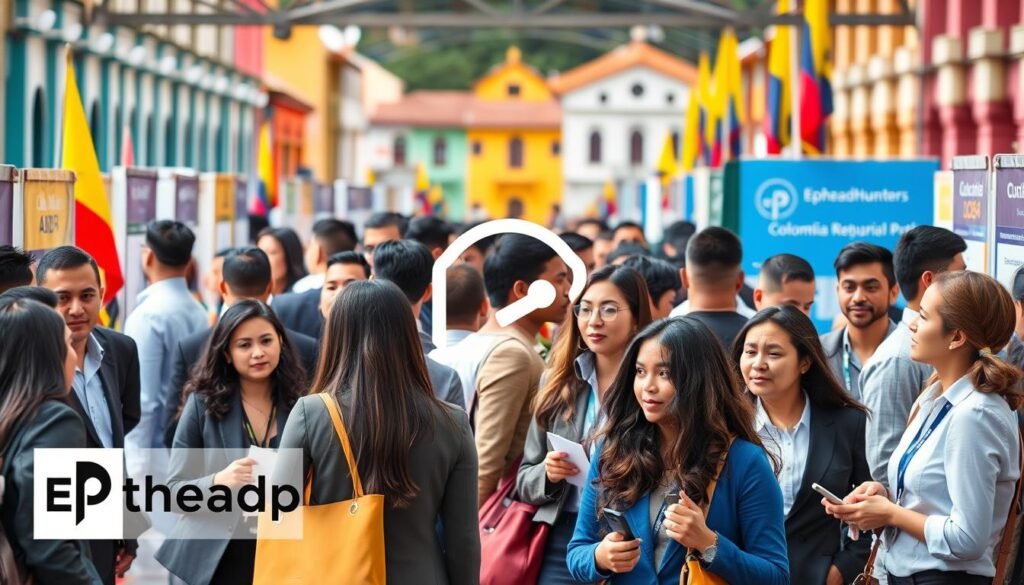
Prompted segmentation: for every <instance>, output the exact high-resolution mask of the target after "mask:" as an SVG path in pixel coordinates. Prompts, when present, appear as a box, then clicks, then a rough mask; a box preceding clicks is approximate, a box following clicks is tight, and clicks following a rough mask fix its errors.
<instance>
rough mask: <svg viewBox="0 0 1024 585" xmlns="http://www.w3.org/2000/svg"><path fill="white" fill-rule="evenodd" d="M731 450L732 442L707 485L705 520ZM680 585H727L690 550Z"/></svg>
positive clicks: (687, 553) (680, 578)
mask: <svg viewBox="0 0 1024 585" xmlns="http://www.w3.org/2000/svg"><path fill="white" fill-rule="evenodd" d="M731 448H732V440H730V441H729V447H728V448H727V449H726V450H725V456H724V457H722V460H721V461H719V462H718V471H717V472H715V477H714V479H712V480H711V483H709V484H708V503H707V505H706V506H705V507H704V519H705V520H707V517H708V511H709V510H711V500H712V498H714V497H715V487H716V486H717V485H718V478H719V476H721V475H722V468H723V467H725V460H726V459H727V458H728V457H729V449H731ZM679 583H680V585H728V584H727V583H726V582H725V579H723V578H721V577H719V576H718V575H715V574H714V573H712V572H711V571H708V570H707V569H705V568H704V565H702V564H701V562H700V559H699V558H698V557H697V553H696V552H694V550H693V549H692V548H690V549H686V561H685V562H684V563H683V572H682V575H680V577H679Z"/></svg>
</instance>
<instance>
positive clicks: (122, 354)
mask: <svg viewBox="0 0 1024 585" xmlns="http://www.w3.org/2000/svg"><path fill="white" fill-rule="evenodd" d="M92 333H93V335H95V336H96V340H97V341H98V342H99V344H100V345H101V346H102V347H103V361H102V362H101V363H100V380H101V381H102V382H103V390H104V391H105V392H106V396H107V406H108V408H109V409H110V425H111V430H112V431H113V432H112V436H113V447H114V448H115V449H122V448H124V436H125V435H127V434H128V432H129V431H131V430H132V429H134V428H135V425H137V424H139V418H140V417H141V416H142V404H141V402H140V400H141V399H140V397H139V384H140V374H139V349H138V347H137V346H136V345H135V340H133V339H132V338H131V337H128V336H127V335H123V334H121V333H118V332H116V331H112V330H110V329H105V328H102V327H96V328H95V329H93V330H92ZM68 403H69V404H70V405H71V407H72V408H74V409H75V410H76V411H77V412H78V414H79V416H81V418H82V422H83V423H84V424H85V431H86V445H85V446H86V447H88V448H90V449H95V448H100V447H103V444H102V443H100V438H99V435H98V434H97V433H96V427H94V426H93V424H92V420H90V419H89V416H88V415H87V414H86V412H85V409H84V408H83V407H82V403H81V402H80V401H79V400H78V395H77V394H75V393H74V392H71V393H70V395H69V398H68ZM122 546H123V547H124V548H125V549H127V550H128V551H129V552H130V553H132V554H134V553H135V551H136V549H137V548H138V542H137V541H135V540H127V541H124V542H120V541H116V540H90V541H89V548H90V549H91V550H92V561H93V563H94V564H95V565H96V570H97V571H98V572H99V574H100V578H101V579H102V580H103V582H104V583H107V584H108V585H113V584H114V563H115V561H116V560H117V553H118V551H119V550H120V549H121V547H122Z"/></svg>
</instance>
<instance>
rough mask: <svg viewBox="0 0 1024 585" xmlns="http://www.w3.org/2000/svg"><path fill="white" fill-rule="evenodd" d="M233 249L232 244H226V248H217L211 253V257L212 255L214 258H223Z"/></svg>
mask: <svg viewBox="0 0 1024 585" xmlns="http://www.w3.org/2000/svg"><path fill="white" fill-rule="evenodd" d="M234 249H235V248H234V247H232V246H228V247H227V248H221V249H220V250H217V253H216V254H214V255H213V257H214V258H224V257H226V256H227V255H228V254H230V253H231V251H232V250H234Z"/></svg>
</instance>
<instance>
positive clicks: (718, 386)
mask: <svg viewBox="0 0 1024 585" xmlns="http://www.w3.org/2000/svg"><path fill="white" fill-rule="evenodd" d="M604 408H605V412H606V414H607V420H606V421H605V424H604V426H603V427H602V431H601V432H602V436H601V441H602V442H601V445H600V448H599V450H598V453H599V456H598V457H596V458H595V459H593V460H592V461H591V464H590V473H589V476H588V482H587V487H586V489H584V491H583V497H582V500H581V503H580V514H579V517H578V519H577V523H576V532H575V533H574V534H573V538H572V540H571V541H570V542H569V553H568V558H567V563H568V565H569V571H570V573H572V575H573V577H574V578H576V579H577V580H580V581H597V580H600V579H609V580H610V582H612V583H636V584H641V583H642V584H645V585H649V584H651V583H659V584H662V585H668V584H670V583H671V584H673V585H675V584H678V583H679V575H680V572H681V570H682V566H683V563H684V560H685V558H686V557H687V555H688V554H690V555H693V556H694V557H695V558H696V559H699V560H700V562H701V563H702V564H703V565H704V567H705V569H706V570H707V571H708V572H710V573H712V574H715V575H718V576H719V577H721V578H722V579H724V580H725V581H726V582H728V583H731V584H733V585H738V584H750V585H755V584H756V585H776V584H778V585H782V584H784V583H789V563H788V560H787V558H786V537H785V528H784V526H783V515H782V495H781V493H780V492H779V485H778V483H777V482H776V480H775V475H774V473H773V471H772V465H771V463H770V461H769V458H768V456H767V455H766V453H765V450H764V447H763V446H762V444H761V440H760V438H758V436H757V433H756V432H754V429H753V418H754V417H753V407H752V406H751V404H750V401H749V400H747V399H746V398H744V397H743V394H742V391H741V389H740V385H739V382H738V381H737V380H736V376H735V373H734V372H733V368H732V365H731V364H730V362H729V358H728V357H727V356H726V354H725V351H724V350H723V349H722V347H721V344H720V343H719V342H718V341H717V339H716V338H715V336H714V334H713V333H711V331H710V330H709V329H708V328H707V327H706V326H705V325H703V324H702V323H700V322H699V321H697V320H695V319H693V318H691V317H680V318H675V319H665V320H662V321H657V322H655V323H652V324H651V325H649V326H648V327H647V328H646V329H644V331H642V332H641V333H640V334H639V335H637V336H636V338H635V339H634V340H633V342H632V343H631V344H630V346H629V349H627V350H626V355H625V356H624V357H623V359H622V366H621V367H620V368H619V373H618V375H617V376H616V378H615V381H614V382H613V383H612V386H611V388H609V389H608V391H607V394H606V396H605V401H604ZM712 486H714V487H712ZM709 492H710V493H709ZM675 497H678V503H673V499H674V498H675ZM709 497H710V502H709ZM605 510H611V511H613V512H618V513H619V514H621V521H622V522H624V523H625V524H626V525H628V528H629V531H630V532H632V534H633V536H634V539H633V540H626V538H625V535H624V534H623V533H622V532H620V531H617V530H615V528H612V527H613V526H617V525H618V524H617V523H615V522H614V518H613V519H612V521H610V520H609V518H610V517H612V514H609V513H608V512H606V511H605Z"/></svg>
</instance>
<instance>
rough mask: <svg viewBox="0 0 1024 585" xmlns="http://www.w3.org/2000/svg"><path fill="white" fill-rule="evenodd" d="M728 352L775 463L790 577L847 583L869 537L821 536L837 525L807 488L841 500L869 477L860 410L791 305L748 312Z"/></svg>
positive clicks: (820, 584) (812, 584) (813, 584)
mask: <svg viewBox="0 0 1024 585" xmlns="http://www.w3.org/2000/svg"><path fill="white" fill-rule="evenodd" d="M732 356H733V364H734V366H735V368H736V373H737V374H739V376H740V377H742V378H743V381H744V382H745V383H746V386H747V391H748V392H749V397H750V399H751V400H752V402H753V403H754V407H755V410H756V414H755V419H754V430H756V431H757V433H758V435H760V437H761V440H762V441H764V445H765V448H767V449H768V450H769V451H770V452H771V453H772V454H774V455H775V456H776V457H777V458H778V459H779V461H780V463H781V466H782V470H781V472H780V473H779V476H778V479H779V487H780V488H782V501H783V512H784V513H785V514H786V542H787V544H788V548H789V567H790V571H791V576H792V580H793V582H794V583H806V584H807V585H843V583H851V582H852V581H853V580H854V579H855V578H856V577H857V575H858V574H859V573H860V571H861V569H863V567H864V563H865V561H866V560H867V557H868V552H869V548H870V546H871V543H870V542H871V541H870V538H867V537H865V538H862V539H859V540H856V541H854V540H851V539H850V538H849V536H848V535H844V537H843V539H842V542H840V539H838V538H821V536H822V535H823V534H838V533H840V528H841V526H840V522H839V521H837V520H836V519H834V518H832V517H831V516H829V515H828V514H826V513H825V511H824V510H823V509H822V508H821V505H820V504H819V501H820V500H821V496H820V495H818V493H817V492H815V491H814V489H813V488H812V487H811V485H812V484H815V483H816V484H819V485H821V486H823V487H824V488H825V489H827V490H829V491H831V492H832V493H836V494H839V495H840V497H842V496H845V495H846V494H847V493H848V492H849V491H850V489H851V488H853V487H854V486H858V485H860V484H861V483H863V482H865V481H870V480H871V472H870V470H869V469H868V463H867V459H865V456H864V427H865V425H866V423H867V409H865V408H864V407H863V406H862V405H861V404H859V403H858V402H857V401H855V400H854V399H853V398H852V397H851V396H850V395H849V394H848V393H847V392H846V390H845V389H844V388H843V387H842V386H841V385H840V383H839V381H838V380H836V378H835V376H834V375H833V374H832V370H831V368H830V367H829V364H828V360H827V358H826V357H825V351H824V349H822V347H821V340H820V338H819V337H818V332H817V331H816V330H815V329H814V324H813V323H811V320H810V319H808V318H807V316H806V315H805V314H804V313H802V312H801V311H800V310H799V309H797V308H796V307H791V306H782V307H768V308H766V309H764V310H762V311H761V312H759V313H758V314H756V315H754V317H753V318H752V319H751V320H750V321H749V322H748V323H747V325H746V326H745V327H744V328H743V329H742V330H741V331H740V332H739V334H737V336H736V339H735V341H734V342H733V349H732ZM840 544H842V545H843V546H842V547H841V548H840Z"/></svg>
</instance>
